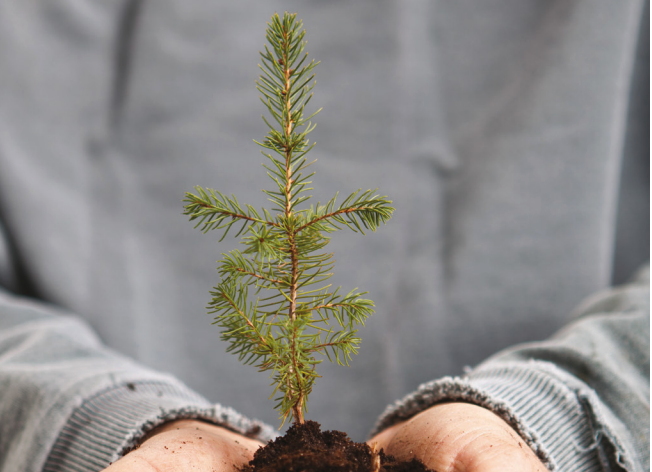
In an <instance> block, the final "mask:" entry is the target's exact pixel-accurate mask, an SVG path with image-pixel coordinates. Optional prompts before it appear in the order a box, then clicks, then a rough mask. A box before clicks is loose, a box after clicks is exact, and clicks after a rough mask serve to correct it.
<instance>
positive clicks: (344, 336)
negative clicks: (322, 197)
mask: <svg viewBox="0 0 652 472" xmlns="http://www.w3.org/2000/svg"><path fill="white" fill-rule="evenodd" d="M304 35H305V31H304V30H303V29H302V23H301V21H298V20H297V19H296V14H288V13H285V14H284V15H283V18H280V17H279V16H278V15H277V14H275V15H274V16H273V17H272V19H271V23H268V28H267V41H268V43H269V47H268V46H265V52H261V57H262V65H260V68H261V70H262V74H261V76H260V78H259V80H258V81H257V82H256V83H257V88H258V90H259V91H260V93H261V94H262V97H261V101H262V102H263V104H264V105H265V107H266V108H267V110H268V112H269V115H270V117H269V118H265V116H263V120H264V121H265V123H266V124H267V126H269V132H268V134H267V136H266V137H265V140H264V141H263V142H262V143H259V142H257V141H256V143H257V144H259V145H260V146H262V147H263V148H265V150H263V151H262V153H263V155H264V156H265V157H266V158H267V159H268V161H267V165H265V168H266V169H267V170H268V175H269V177H270V178H271V179H272V182H273V183H274V185H273V189H272V190H263V192H265V193H266V194H267V195H268V196H269V200H270V201H271V202H272V203H273V209H272V211H271V212H270V211H268V210H266V209H263V210H262V211H260V212H259V211H257V210H255V209H254V208H253V207H252V206H251V205H244V206H243V205H241V204H240V203H239V202H238V200H237V199H236V197H235V196H233V195H232V196H231V197H228V196H226V195H224V194H222V193H220V192H218V191H216V190H213V189H204V188H202V187H196V191H197V194H192V193H187V194H186V198H185V199H184V203H185V211H184V214H185V215H188V216H189V217H190V220H198V223H197V225H196V227H199V226H201V229H202V230H203V231H204V232H207V231H209V230H213V229H217V230H222V231H223V235H222V239H224V237H226V235H227V233H228V232H229V230H230V229H231V227H232V226H233V225H237V228H238V232H237V235H236V236H240V235H243V241H242V244H244V246H245V249H244V250H243V251H242V252H241V251H238V250H234V251H231V252H230V253H228V254H223V256H224V259H223V260H222V261H220V262H219V267H218V272H219V275H220V278H221V281H220V282H219V284H218V285H217V286H216V287H215V288H214V289H213V291H211V295H212V300H211V301H210V303H209V307H208V308H209V310H210V311H209V313H214V314H215V321H214V324H217V325H218V326H219V327H220V328H221V329H222V336H221V337H222V339H223V340H225V341H228V343H229V347H228V348H227V351H230V352H233V353H234V354H237V355H238V358H239V359H240V360H241V361H244V363H245V364H253V365H255V366H256V367H258V369H259V370H260V371H272V374H271V377H272V379H273V381H272V386H274V393H273V394H272V396H273V395H274V394H276V393H277V392H280V396H279V397H278V398H277V401H278V403H277V405H276V408H278V409H280V415H281V418H282V419H283V422H285V420H286V418H287V416H288V415H289V414H292V417H293V420H294V422H295V423H297V424H300V423H303V421H304V420H303V414H304V412H305V410H306V402H307V400H308V395H309V394H310V392H311V391H312V386H313V383H314V382H315V379H316V378H317V377H319V376H318V375H317V373H316V372H315V368H316V366H317V364H319V363H320V362H321V360H320V359H318V358H317V357H316V356H317V354H325V355H326V356H327V357H328V359H329V360H331V361H333V360H334V361H335V362H337V363H338V364H340V365H342V364H346V365H348V362H349V360H350V359H351V355H352V354H355V353H356V352H357V348H358V344H359V343H360V339H359V338H358V337H356V331H357V326H358V325H360V324H363V323H364V321H365V320H366V319H367V317H368V316H370V315H371V314H372V313H373V306H374V304H373V302H372V301H371V300H367V299H364V298H361V297H362V296H363V295H364V294H365V293H359V292H357V291H356V290H352V291H350V292H349V293H348V294H346V295H341V294H340V293H339V288H338V289H335V290H332V289H331V286H330V285H328V284H325V283H324V282H325V281H326V280H327V279H328V278H329V277H330V276H331V275H332V274H331V273H330V270H331V269H332V267H333V259H332V254H328V253H324V252H321V250H322V249H323V248H324V247H325V246H326V245H327V244H328V241H329V238H328V236H327V234H328V233H331V232H333V231H335V230H338V229H341V227H343V226H347V227H349V228H351V229H352V230H353V231H360V232H361V233H363V234H364V230H365V229H371V230H372V231H375V230H376V228H377V227H378V226H379V224H380V223H381V222H382V223H385V222H386V221H387V220H388V219H389V218H390V217H391V215H392V212H393V211H394V209H393V208H392V207H391V206H390V204H391V203H392V202H391V201H390V200H388V199H387V197H384V196H382V197H381V196H377V195H374V191H372V190H367V191H365V192H361V191H360V190H358V191H356V192H353V193H352V194H351V195H349V196H348V197H347V198H346V199H344V201H343V202H342V203H340V204H339V205H338V204H337V203H336V201H335V197H334V198H333V199H331V200H330V201H329V202H328V203H326V204H325V205H321V204H319V203H318V204H317V205H316V206H310V207H306V206H305V205H303V206H302V205H301V204H303V203H304V202H306V201H307V200H308V199H310V196H309V195H306V192H307V191H308V190H311V188H308V187H306V186H307V185H308V184H310V182H309V181H308V179H309V178H310V177H311V176H312V175H313V174H312V173H311V174H306V169H307V168H308V166H309V165H311V164H312V163H314V161H313V162H310V163H309V162H308V160H307V157H306V155H307V154H308V152H309V151H310V150H311V149H312V148H313V146H314V143H309V141H308V138H307V136H308V133H310V132H311V131H312V130H313V129H314V127H315V126H314V125H312V124H311V123H310V122H309V120H310V118H311V117H312V116H314V115H315V114H317V113H318V112H319V110H317V112H315V113H313V114H312V115H310V116H308V117H306V116H304V108H305V107H306V105H307V104H308V102H309V101H310V98H311V97H312V94H311V90H312V88H313V87H314V82H313V79H314V73H313V69H314V68H315V66H316V65H317V63H315V62H314V61H312V62H310V63H306V59H307V54H306V53H304V48H305V42H304V41H303V39H304ZM336 196H337V195H336ZM222 239H220V241H221V240H222ZM332 318H334V319H335V322H336V324H335V325H333V323H329V322H332Z"/></svg>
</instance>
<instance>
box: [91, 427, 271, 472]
mask: <svg viewBox="0 0 652 472" xmlns="http://www.w3.org/2000/svg"><path fill="white" fill-rule="evenodd" d="M263 445H264V444H262V443H261V442H258V441H256V440H254V439H249V438H247V437H245V436H241V435H240V434H237V433H234V432H232V431H229V430H228V429H225V428H222V427H220V426H215V425H212V424H209V423H205V422H202V421H197V420H178V421H171V422H169V423H166V424H164V425H162V426H160V427H158V428H156V429H155V430H154V431H152V432H151V433H150V434H148V435H147V436H146V438H145V440H144V441H143V442H142V443H141V445H140V447H139V448H138V449H135V450H133V451H131V452H130V453H129V454H126V455H125V456H124V457H122V458H121V459H120V460H119V461H117V462H115V463H114V464H113V465H111V466H109V467H108V468H106V469H104V472H173V471H174V472H182V471H186V470H192V471H196V472H233V471H235V470H236V469H238V468H240V467H242V466H243V465H244V464H246V463H247V462H249V461H250V460H251V459H252V458H253V455H254V452H256V450H257V449H258V447H260V446H263Z"/></svg>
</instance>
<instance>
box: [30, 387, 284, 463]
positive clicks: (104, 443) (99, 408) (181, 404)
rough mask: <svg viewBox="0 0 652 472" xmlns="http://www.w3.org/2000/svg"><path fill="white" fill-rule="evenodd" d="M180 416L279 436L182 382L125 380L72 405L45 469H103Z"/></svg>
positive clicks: (258, 435)
mask: <svg viewBox="0 0 652 472" xmlns="http://www.w3.org/2000/svg"><path fill="white" fill-rule="evenodd" d="M178 419H199V420H203V421H207V422H210V423H213V424H216V425H219V426H224V427H226V428H228V429H230V430H232V431H235V432H237V433H240V434H244V435H247V436H249V437H252V438H255V439H259V440H261V441H267V440H269V439H271V438H273V437H274V436H275V433H274V431H273V430H272V428H271V427H270V426H268V425H265V424H263V423H261V422H258V421H254V420H249V419H247V418H245V417H243V416H242V415H240V414H239V413H237V412H236V411H235V410H233V409H231V408H227V407H223V406H221V405H218V404H215V405H213V404H210V403H209V402H207V401H206V400H205V399H204V398H202V397H201V396H199V395H197V394H196V393H194V392H193V391H191V390H189V389H187V388H186V387H184V386H183V385H182V384H180V383H178V384H175V383H173V382H165V381H146V382H133V383H124V384H121V385H118V386H114V387H111V388H108V389H106V390H103V391H101V392H99V393H98V394H96V395H95V396H93V397H91V398H89V399H87V400H86V401H84V402H83V403H82V404H81V405H80V406H78V407H77V408H76V409H75V410H74V412H73V414H72V415H71V417H70V419H69V420H68V422H67V423H66V426H65V427H64V428H63V429H62V431H61V433H60V434H59V437H58V438H57V441H56V443H55V445H54V447H53V448H52V450H51V452H50V455H49V457H48V459H47V461H46V464H45V466H44V468H43V471H44V472H68V471H70V472H73V471H74V472H82V471H83V472H86V471H89V472H90V471H98V470H102V469H104V468H106V467H108V466H109V465H110V463H111V462H114V461H116V460H117V459H118V458H119V457H120V456H121V454H122V453H123V452H124V451H126V450H128V449H130V448H132V447H133V446H135V445H136V444H137V443H138V441H139V440H140V439H142V438H143V436H145V434H147V433H148V432H149V431H151V430H152V429H154V428H156V427H157V426H160V425H161V424H163V423H166V422H168V421H173V420H178Z"/></svg>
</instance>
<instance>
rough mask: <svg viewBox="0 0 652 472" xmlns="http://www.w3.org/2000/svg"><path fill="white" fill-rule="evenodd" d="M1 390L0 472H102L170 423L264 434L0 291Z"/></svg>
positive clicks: (75, 322)
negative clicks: (70, 470)
mask: <svg viewBox="0 0 652 472" xmlns="http://www.w3.org/2000/svg"><path fill="white" fill-rule="evenodd" d="M0 391H2V398H1V401H0V416H1V417H2V419H3V421H2V422H0V457H2V458H3V459H2V461H0V470H2V471H5V470H6V471H7V472H9V471H15V470H21V471H25V472H29V471H40V470H51V469H55V468H57V467H63V466H71V464H75V467H77V469H75V470H89V471H90V470H100V469H102V468H104V467H106V466H108V464H109V462H111V461H114V460H115V459H116V458H117V457H118V456H119V455H120V453H121V452H122V451H123V450H125V449H127V448H129V447H130V446H132V445H133V444H134V443H135V442H136V441H138V440H139V439H140V438H141V437H142V436H143V435H145V434H146V433H147V432H148V431H149V430H151V429H153V428H155V427H157V426H158V425H160V424H162V423H164V422H166V421H170V420H174V419H178V418H198V419H202V420H205V421H208V422H211V423H213V424H222V425H225V426H226V427H227V428H229V429H232V430H234V431H237V432H240V433H243V434H245V433H251V434H252V436H257V437H260V438H266V437H268V436H269V435H271V434H272V432H271V430H270V429H269V427H266V426H264V425H261V424H259V423H256V422H252V421H249V420H247V419H245V418H243V417H242V416H240V415H239V414H237V413H236V412H234V411H233V410H230V409H228V408H223V407H221V406H219V405H212V404H210V403H209V402H208V401H207V400H205V399H204V398H202V397H201V396H199V395H198V394H196V393H195V392H193V391H192V390H190V389H188V388H187V387H186V386H184V385H183V384H182V383H181V382H179V381H178V380H177V379H175V378H174V377H172V376H169V375H166V374H161V373H158V372H154V371H151V370H149V369H146V368H145V367H143V366H140V365H138V364H137V363H135V362H133V361H131V360H129V359H127V358H125V357H123V356H121V355H119V354H117V353H115V352H113V351H112V350H110V349H107V348H106V347H104V346H102V344H101V343H100V342H99V340H98V339H97V337H96V336H95V335H94V333H93V332H92V331H91V330H90V328H88V326H87V325H86V324H85V323H83V322H82V321H81V320H79V319H77V318H75V317H72V316H69V315H67V314H65V313H62V312H61V311H60V310H57V309H55V308H53V307H50V306H47V305H44V304H38V303H35V302H31V301H28V300H25V299H20V298H17V297H13V296H11V295H9V294H7V293H6V292H1V293H0ZM57 470H59V469H57ZM64 470H65V469H64Z"/></svg>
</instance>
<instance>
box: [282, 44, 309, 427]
mask: <svg viewBox="0 0 652 472" xmlns="http://www.w3.org/2000/svg"><path fill="white" fill-rule="evenodd" d="M283 37H284V38H283V39H284V41H285V44H284V47H286V46H287V35H286V33H284V34H283ZM282 60H283V67H284V69H285V70H284V75H285V90H284V91H283V93H284V95H285V107H286V110H287V122H286V123H285V129H284V131H285V139H286V142H288V143H289V141H290V137H291V136H292V103H291V102H290V76H291V75H292V71H291V70H290V68H289V66H288V57H287V54H286V53H284V54H283V58H282ZM285 179H286V184H285V198H286V200H285V201H286V204H285V217H286V218H290V217H291V216H292V190H291V189H292V148H291V147H290V145H289V144H286V147H285ZM288 243H289V244H290V261H291V264H292V275H291V277H292V278H291V283H290V308H289V313H288V316H289V317H290V319H291V320H292V321H295V320H296V319H297V285H298V280H297V279H298V274H299V261H298V257H297V246H296V241H295V233H294V232H293V231H292V230H291V229H290V228H288ZM296 344H297V339H296V331H294V332H293V333H292V370H293V371H294V372H293V373H294V375H295V377H296V381H297V386H299V385H301V382H300V380H301V377H300V374H299V368H298V367H299V366H298V365H297V354H296V353H297V345H296ZM297 393H298V398H297V401H296V402H295V403H294V405H293V406H292V417H293V419H294V423H295V424H303V422H304V419H303V392H302V391H299V392H294V391H291V394H292V395H293V396H294V395H295V394H297Z"/></svg>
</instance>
